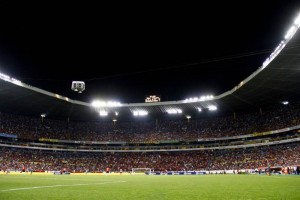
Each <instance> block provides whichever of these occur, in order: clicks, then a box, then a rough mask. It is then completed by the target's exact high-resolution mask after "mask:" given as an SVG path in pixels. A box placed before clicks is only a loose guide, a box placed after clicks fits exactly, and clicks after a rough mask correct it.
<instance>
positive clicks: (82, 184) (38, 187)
mask: <svg viewBox="0 0 300 200" xmlns="http://www.w3.org/2000/svg"><path fill="white" fill-rule="evenodd" d="M125 182H126V181H113V182H102V183H81V184H71V185H48V186H37V187H27V188H13V189H7V190H0V192H10V191H18V190H33V189H42V188H55V187H70V186H85V185H104V184H109V183H125Z"/></svg>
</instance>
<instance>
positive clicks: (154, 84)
mask: <svg viewBox="0 0 300 200" xmlns="http://www.w3.org/2000/svg"><path fill="white" fill-rule="evenodd" d="M299 4H300V2H299V3H298V2H297V1H291V0H290V1H269V2H268V1H261V2H260V3H257V2H254V1H240V3H234V4H233V3H232V4H231V3H229V1H226V4H224V3H223V4H220V3H218V2H216V1H211V3H209V2H205V4H204V3H203V4H202V3H201V2H198V4H194V5H193V4H190V5H182V4H177V5H175V4H169V5H161V4H150V2H149V4H147V3H146V4H145V5H141V4H140V5H138V4H131V5H130V4H127V3H126V4H123V5H121V4H118V3H116V2H115V4H113V5H104V4H99V2H98V4H96V3H95V4H90V3H84V1H82V2H79V3H76V4H74V3H70V4H61V3H58V4H54V3H53V4H51V3H48V4H47V3H43V4H41V3H40V4H37V3H28V2H26V3H24V2H23V3H21V4H14V3H11V2H6V3H5V2H4V3H1V4H0V13H1V14H0V15H1V16H0V17H1V23H0V24H1V28H0V72H2V73H5V74H8V75H10V76H12V77H15V78H17V79H19V80H21V81H23V82H25V83H28V84H30V85H33V86H36V87H40V88H42V89H45V90H48V91H50V92H54V93H58V94H61V95H64V96H67V97H70V98H72V99H76V100H82V101H87V102H91V101H92V100H93V99H95V98H101V99H104V100H117V101H120V102H122V103H135V102H143V101H144V97H145V95H150V94H156V95H161V97H162V100H163V101H168V100H182V99H185V98H186V97H191V96H200V95H203V94H207V93H209V94H213V95H218V94H221V93H223V92H225V91H227V90H229V89H231V88H233V87H234V86H235V85H237V84H238V83H239V82H240V81H241V80H243V79H244V78H246V77H247V76H249V75H250V74H251V73H252V72H254V71H255V70H256V69H257V68H258V67H260V66H261V64H262V62H263V61H264V60H265V59H266V58H267V56H269V55H270V53H271V52H272V51H273V50H274V49H275V48H276V46H277V45H278V44H279V42H280V41H281V40H282V39H283V37H284V35H285V33H286V31H287V30H288V28H289V26H290V25H291V23H292V20H293V19H294V18H295V17H296V15H297V14H298V12H300V7H299ZM73 80H80V81H85V83H86V90H85V91H84V92H83V93H82V94H78V93H76V92H73V91H72V90H71V82H72V81H73Z"/></svg>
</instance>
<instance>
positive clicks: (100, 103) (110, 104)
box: [92, 100, 121, 108]
mask: <svg viewBox="0 0 300 200" xmlns="http://www.w3.org/2000/svg"><path fill="white" fill-rule="evenodd" d="M92 106H93V107H95V108H99V107H120V106H121V103H120V102H116V101H108V102H105V101H99V100H95V101H93V102H92Z"/></svg>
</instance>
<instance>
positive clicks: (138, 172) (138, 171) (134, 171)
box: [131, 168, 153, 174]
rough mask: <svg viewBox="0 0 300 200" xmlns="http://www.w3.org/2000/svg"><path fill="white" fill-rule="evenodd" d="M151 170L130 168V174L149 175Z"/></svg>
mask: <svg viewBox="0 0 300 200" xmlns="http://www.w3.org/2000/svg"><path fill="white" fill-rule="evenodd" d="M151 172H153V170H152V169H151V168H132V171H131V173H132V174H151Z"/></svg>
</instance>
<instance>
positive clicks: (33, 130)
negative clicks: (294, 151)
mask: <svg viewBox="0 0 300 200" xmlns="http://www.w3.org/2000/svg"><path fill="white" fill-rule="evenodd" d="M299 105H300V104H298V103H294V104H291V105H286V106H281V107H279V108H276V109H273V110H271V111H263V112H256V113H251V114H244V115H236V116H235V117H233V116H227V117H214V118H212V117H211V118H201V119H195V120H192V119H191V120H158V121H156V120H149V121H145V122H137V121H131V122H119V121H118V122H117V123H113V122H101V121H100V122H99V121H98V122H73V121H63V120H52V119H47V117H46V118H44V119H43V120H41V118H32V117H27V116H18V115H12V114H5V113H0V133H9V134H16V135H17V136H18V137H19V138H25V139H32V140H36V139H39V138H51V139H61V140H76V141H77V140H81V141H105V142H109V141H110V142H116V141H122V142H136V143H143V142H145V143H151V142H158V141H162V140H176V141H196V140H197V139H202V138H218V137H227V136H235V135H245V134H251V133H255V132H264V131H270V130H277V129H280V128H286V127H290V126H294V125H299V124H300V112H299V111H300V106H299Z"/></svg>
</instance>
